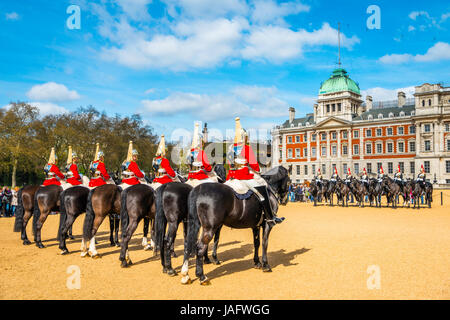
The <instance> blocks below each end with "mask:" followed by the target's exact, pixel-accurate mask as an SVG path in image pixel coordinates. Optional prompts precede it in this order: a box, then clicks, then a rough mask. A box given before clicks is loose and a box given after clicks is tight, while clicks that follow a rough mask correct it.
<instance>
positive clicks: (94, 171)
mask: <svg viewBox="0 0 450 320" xmlns="http://www.w3.org/2000/svg"><path fill="white" fill-rule="evenodd" d="M104 159H105V156H104V154H103V151H101V150H100V145H99V144H98V143H97V144H96V148H95V157H94V161H92V162H91V165H90V166H89V170H90V171H91V176H92V178H91V180H90V181H89V188H91V189H93V188H95V187H99V186H102V185H104V184H107V183H109V184H114V181H113V180H112V179H111V177H110V176H109V174H108V172H107V171H106V167H105V163H104V162H103V161H104Z"/></svg>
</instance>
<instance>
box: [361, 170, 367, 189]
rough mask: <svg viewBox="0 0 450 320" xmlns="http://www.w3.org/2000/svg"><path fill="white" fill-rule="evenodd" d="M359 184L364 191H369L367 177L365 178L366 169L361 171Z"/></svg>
mask: <svg viewBox="0 0 450 320" xmlns="http://www.w3.org/2000/svg"><path fill="white" fill-rule="evenodd" d="M361 182H362V184H363V186H364V187H365V188H366V190H369V177H368V176H367V171H366V168H364V169H363V174H362V176H361Z"/></svg>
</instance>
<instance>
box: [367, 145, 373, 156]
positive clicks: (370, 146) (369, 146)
mask: <svg viewBox="0 0 450 320" xmlns="http://www.w3.org/2000/svg"><path fill="white" fill-rule="evenodd" d="M371 153H372V145H371V144H366V154H371Z"/></svg>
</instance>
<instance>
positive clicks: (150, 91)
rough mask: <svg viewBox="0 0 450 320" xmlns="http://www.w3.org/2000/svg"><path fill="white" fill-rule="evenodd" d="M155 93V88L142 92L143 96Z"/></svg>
mask: <svg viewBox="0 0 450 320" xmlns="http://www.w3.org/2000/svg"><path fill="white" fill-rule="evenodd" d="M155 91H156V89H155V88H150V89H147V90H145V91H144V94H150V93H154V92H155Z"/></svg>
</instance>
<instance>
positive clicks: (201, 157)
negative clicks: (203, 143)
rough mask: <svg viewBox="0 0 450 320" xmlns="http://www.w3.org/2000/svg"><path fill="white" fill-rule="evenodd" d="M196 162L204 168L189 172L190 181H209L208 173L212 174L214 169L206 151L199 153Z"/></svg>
mask: <svg viewBox="0 0 450 320" xmlns="http://www.w3.org/2000/svg"><path fill="white" fill-rule="evenodd" d="M195 161H197V162H200V163H201V164H202V167H201V169H200V170H198V171H191V172H189V174H188V179H196V180H203V179H208V178H209V176H208V175H207V174H206V172H211V170H212V168H211V165H210V164H209V162H208V157H207V156H206V153H205V151H204V150H201V151H199V153H198V155H197V158H196V159H195Z"/></svg>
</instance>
